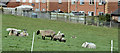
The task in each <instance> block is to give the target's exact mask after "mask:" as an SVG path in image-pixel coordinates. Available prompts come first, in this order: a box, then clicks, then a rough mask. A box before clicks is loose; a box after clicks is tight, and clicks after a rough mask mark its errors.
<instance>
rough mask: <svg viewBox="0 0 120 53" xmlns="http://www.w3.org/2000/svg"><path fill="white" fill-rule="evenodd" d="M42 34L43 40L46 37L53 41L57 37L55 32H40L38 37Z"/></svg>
mask: <svg viewBox="0 0 120 53" xmlns="http://www.w3.org/2000/svg"><path fill="white" fill-rule="evenodd" d="M39 34H41V35H42V39H43V40H45V37H51V40H52V39H53V37H54V36H55V32H54V31H53V30H38V31H37V35H39Z"/></svg>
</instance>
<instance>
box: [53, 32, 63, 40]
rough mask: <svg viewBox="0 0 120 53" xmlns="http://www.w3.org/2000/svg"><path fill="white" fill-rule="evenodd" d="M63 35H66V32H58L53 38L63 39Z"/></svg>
mask: <svg viewBox="0 0 120 53" xmlns="http://www.w3.org/2000/svg"><path fill="white" fill-rule="evenodd" d="M58 33H59V32H58ZM62 37H65V35H64V33H59V34H57V35H55V36H54V37H53V40H54V41H56V40H59V41H61V39H62Z"/></svg>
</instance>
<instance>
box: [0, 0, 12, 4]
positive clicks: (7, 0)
mask: <svg viewBox="0 0 120 53" xmlns="http://www.w3.org/2000/svg"><path fill="white" fill-rule="evenodd" d="M9 1H10V0H0V2H2V3H4V4H6V3H8V2H9Z"/></svg>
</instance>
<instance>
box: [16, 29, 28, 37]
mask: <svg viewBox="0 0 120 53" xmlns="http://www.w3.org/2000/svg"><path fill="white" fill-rule="evenodd" d="M16 36H28V33H27V31H26V30H24V31H23V32H21V33H17V35H16Z"/></svg>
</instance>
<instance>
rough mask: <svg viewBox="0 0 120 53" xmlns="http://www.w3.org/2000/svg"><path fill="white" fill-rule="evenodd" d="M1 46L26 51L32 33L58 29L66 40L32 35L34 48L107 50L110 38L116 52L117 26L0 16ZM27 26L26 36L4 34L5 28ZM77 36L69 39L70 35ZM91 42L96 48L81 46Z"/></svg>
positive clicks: (49, 49) (35, 49)
mask: <svg viewBox="0 0 120 53" xmlns="http://www.w3.org/2000/svg"><path fill="white" fill-rule="evenodd" d="M2 24H3V25H2V27H3V28H2V32H3V34H2V48H3V51H30V50H31V45H32V34H33V32H35V31H37V30H38V29H42V30H47V29H51V30H54V31H56V32H58V31H62V32H63V33H65V35H66V37H65V38H66V39H67V42H66V43H63V42H59V41H51V40H50V38H46V40H42V38H41V36H40V35H35V42H34V51H110V40H114V51H118V29H116V28H106V27H96V26H88V25H82V24H78V23H66V22H61V21H54V20H45V19H36V18H29V17H22V16H13V15H3V17H2ZM11 27H13V28H17V29H27V31H28V33H29V36H28V37H17V36H8V32H7V31H6V28H11ZM74 35H75V36H77V38H76V39H72V38H71V37H72V36H74ZM86 41H87V42H93V43H95V44H96V45H97V48H96V49H88V48H82V47H81V45H82V43H83V42H86Z"/></svg>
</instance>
